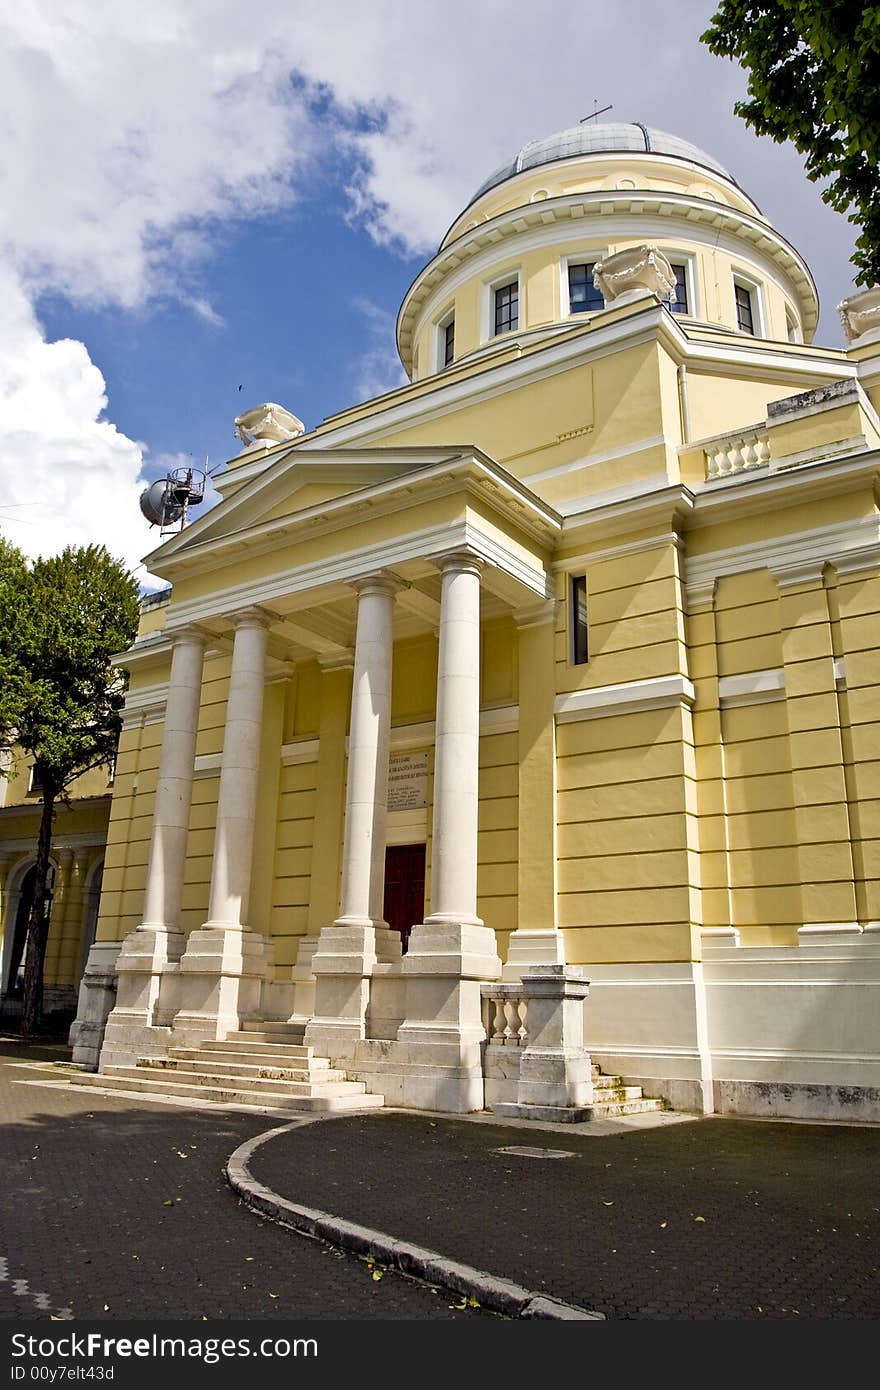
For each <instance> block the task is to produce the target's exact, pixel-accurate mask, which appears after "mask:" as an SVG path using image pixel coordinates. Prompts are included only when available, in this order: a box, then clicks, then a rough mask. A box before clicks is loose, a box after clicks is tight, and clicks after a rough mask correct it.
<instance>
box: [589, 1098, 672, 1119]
mask: <svg viewBox="0 0 880 1390" xmlns="http://www.w3.org/2000/svg"><path fill="white" fill-rule="evenodd" d="M665 1109H666V1102H665V1101H662V1100H647V1099H645V1098H644V1097H643V1098H642V1099H641V1100H597V1101H594V1102H593V1104H592V1105H591V1106H590V1118H591V1119H592V1120H613V1119H614V1118H615V1117H616V1116H617V1115H653V1114H656V1113H657V1111H658V1110H665Z"/></svg>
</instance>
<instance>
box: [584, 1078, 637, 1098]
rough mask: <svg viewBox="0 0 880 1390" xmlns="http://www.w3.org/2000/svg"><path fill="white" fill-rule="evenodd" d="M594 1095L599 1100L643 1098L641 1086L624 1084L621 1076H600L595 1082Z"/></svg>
mask: <svg viewBox="0 0 880 1390" xmlns="http://www.w3.org/2000/svg"><path fill="white" fill-rule="evenodd" d="M593 1095H594V1096H595V1097H596V1099H597V1100H601V1101H613V1100H642V1099H643V1098H644V1095H643V1092H642V1088H641V1086H624V1084H623V1082H622V1081H621V1080H620V1077H619V1076H600V1077H599V1079H598V1081H594V1082H593Z"/></svg>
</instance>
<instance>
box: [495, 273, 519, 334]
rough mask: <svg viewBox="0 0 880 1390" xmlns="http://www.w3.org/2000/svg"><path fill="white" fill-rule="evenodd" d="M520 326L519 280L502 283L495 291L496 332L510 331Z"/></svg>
mask: <svg viewBox="0 0 880 1390" xmlns="http://www.w3.org/2000/svg"><path fill="white" fill-rule="evenodd" d="M514 328H519V281H518V280H512V281H511V282H510V284H509V285H500V286H499V287H498V289H497V290H496V291H495V332H496V334H498V333H509V332H510V331H511V329H514Z"/></svg>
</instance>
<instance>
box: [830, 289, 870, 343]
mask: <svg viewBox="0 0 880 1390" xmlns="http://www.w3.org/2000/svg"><path fill="white" fill-rule="evenodd" d="M837 312H838V313H839V314H840V321H841V323H842V324H843V331H844V333H845V334H846V340H847V347H855V346H861V345H862V343H876V342H878V341H880V285H869V286H868V288H867V289H861V290H857V291H856V293H855V294H851V295H850V296H849V298H848V299H844V300H843V301H842V302H841V303H840V304H838V306H837Z"/></svg>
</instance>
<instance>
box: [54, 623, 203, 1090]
mask: <svg viewBox="0 0 880 1390" xmlns="http://www.w3.org/2000/svg"><path fill="white" fill-rule="evenodd" d="M172 641H173V647H172V652H171V673H170V676H169V681H168V695H167V699H166V703H165V728H164V733H163V735H162V751H161V753H160V756H159V775H158V780H157V783H156V795H155V800H154V803H153V824H152V828H151V831H150V850H149V857H148V860H147V885H146V892H145V894H144V912H143V920H142V921H141V923H140V925H139V926H138V927H137V928H136V929H135V931H133V932H131V933H130V934H129V935H128V936H127V937H126V938H125V941H124V942H123V943H122V947H121V949H120V947H119V945H118V943H117V944H116V946H115V951H116V952H118V955H112V960H113V962H114V963H115V968H116V970H117V971H118V988H117V993H116V1001H115V1004H114V1005H113V1008H112V1012H111V1013H110V1015H109V1017H108V1018H107V1028H106V1032H104V1035H103V1051H102V1052H101V1066H102V1067H107V1066H112V1065H116V1064H122V1065H129V1064H130V1063H133V1062H134V1061H135V1060H136V1059H137V1058H138V1057H139V1056H144V1055H146V1054H148V1053H152V1052H161V1051H163V1050H164V1046H165V1041H166V1040H167V1034H168V1031H169V1030H168V1026H167V1025H168V1024H169V1023H170V1019H171V1013H172V1011H173V1007H174V1005H173V1002H172V1003H170V1004H169V1002H168V999H169V988H170V989H171V990H172V993H173V987H174V980H175V979H176V972H177V970H178V968H179V967H178V962H179V960H180V955H181V952H182V950H183V944H184V943H183V932H182V930H181V926H180V904H181V898H182V894H183V874H184V866H185V863H186V840H187V834H188V831H189V813H190V804H191V800H192V783H193V767H194V764H195V751H196V733H197V731H198V723H199V704H200V701H201V691H202V667H203V664H204V656H205V652H204V648H205V637H204V634H203V633H201V632H199V631H197V630H194V629H191V628H185V629H182V630H181V631H180V632H177V633H175V634H174V635H173V637H172ZM92 953H94V955H95V960H96V962H99V961H100V962H101V964H96V967H95V972H92V970H91V961H92ZM110 958H111V955H108V951H107V949H106V943H103V942H102V943H99V946H98V948H95V947H93V948H92V952H90V955H89V961H90V965H89V968H88V969H87V972H86V973H87V975H88V977H89V981H91V979H92V974H93V973H94V974H95V978H96V979H98V980H99V981H100V982H101V986H100V989H99V990H98V995H96V996H95V997H96V998H98V996H100V1000H101V1007H104V1004H105V1001H106V999H107V998H108V997H109V995H108V989H107V986H106V979H107V978H108V975H107V960H108V959H110ZM90 1001H91V996H90V995H89V994H88V991H87V992H86V994H83V995H81V999H80V1004H81V1006H82V1007H83V1008H86V1009H87V1011H91V1010H92V1004H93V1001H91V1002H90ZM95 1007H97V1006H95ZM98 1013H99V1014H100V1009H99V1010H98ZM104 1016H105V1017H106V1014H105V1015H104ZM88 1032H89V1035H90V1041H89V1050H88V1056H89V1058H94V1060H96V1057H94V1054H95V1053H96V1050H97V1048H98V1047H100V1046H101V1045H102V1044H101V1041H100V1034H101V1030H100V1029H98V1030H97V1031H96V1030H95V1029H92V1028H90V1029H89V1030H88Z"/></svg>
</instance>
